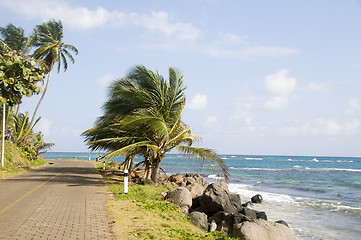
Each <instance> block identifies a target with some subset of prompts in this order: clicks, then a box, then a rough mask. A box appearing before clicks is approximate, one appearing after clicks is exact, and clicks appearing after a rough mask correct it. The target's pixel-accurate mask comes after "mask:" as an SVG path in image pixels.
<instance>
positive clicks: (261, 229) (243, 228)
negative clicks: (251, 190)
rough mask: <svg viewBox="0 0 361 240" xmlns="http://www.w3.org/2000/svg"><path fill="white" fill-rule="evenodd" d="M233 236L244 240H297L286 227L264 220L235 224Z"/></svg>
mask: <svg viewBox="0 0 361 240" xmlns="http://www.w3.org/2000/svg"><path fill="white" fill-rule="evenodd" d="M232 235H233V236H234V237H239V238H240V239H244V240H296V236H295V235H294V234H293V232H292V231H291V230H290V229H289V228H287V227H286V226H285V225H283V224H278V223H272V222H269V221H265V220H263V219H257V220H255V221H253V222H250V221H245V222H242V223H240V224H234V226H233V232H232Z"/></svg>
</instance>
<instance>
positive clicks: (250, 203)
mask: <svg viewBox="0 0 361 240" xmlns="http://www.w3.org/2000/svg"><path fill="white" fill-rule="evenodd" d="M252 205H253V203H252V202H251V201H248V202H246V203H243V204H242V207H250V206H252Z"/></svg>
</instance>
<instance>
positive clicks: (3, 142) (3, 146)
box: [1, 103, 6, 167]
mask: <svg viewBox="0 0 361 240" xmlns="http://www.w3.org/2000/svg"><path fill="white" fill-rule="evenodd" d="M5 106H6V105H5V103H4V105H3V131H2V138H1V139H2V140H1V166H2V167H4V151H5Z"/></svg>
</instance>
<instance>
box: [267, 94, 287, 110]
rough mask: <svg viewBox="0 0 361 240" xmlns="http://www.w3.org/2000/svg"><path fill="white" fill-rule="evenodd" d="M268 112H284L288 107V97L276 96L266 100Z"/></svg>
mask: <svg viewBox="0 0 361 240" xmlns="http://www.w3.org/2000/svg"><path fill="white" fill-rule="evenodd" d="M264 106H265V108H266V109H267V110H284V109H286V108H287V106H288V97H287V96H280V97H279V96H275V97H271V98H270V99H268V100H266V102H265V104H264Z"/></svg>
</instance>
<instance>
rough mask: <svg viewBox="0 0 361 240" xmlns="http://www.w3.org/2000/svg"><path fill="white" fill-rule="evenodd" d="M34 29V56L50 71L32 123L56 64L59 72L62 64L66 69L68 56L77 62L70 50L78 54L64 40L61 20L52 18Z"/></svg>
mask: <svg viewBox="0 0 361 240" xmlns="http://www.w3.org/2000/svg"><path fill="white" fill-rule="evenodd" d="M34 31H35V34H34V38H35V44H34V45H35V46H36V47H37V48H36V49H35V51H34V57H35V58H36V59H40V60H43V61H44V62H45V64H46V65H47V66H48V68H49V71H48V78H47V81H46V84H45V88H44V91H43V94H42V95H41V97H40V100H39V102H38V104H37V105H36V108H35V110H34V114H33V116H32V119H31V122H30V125H32V124H33V123H34V120H35V116H36V113H37V111H38V108H39V106H40V103H41V102H42V101H43V99H44V96H45V93H46V90H47V89H48V86H49V82H50V76H51V72H52V70H53V68H54V66H55V65H57V68H58V73H59V72H60V69H61V66H62V65H63V69H64V71H66V70H67V69H68V63H67V58H69V59H70V60H71V62H72V63H74V62H75V60H74V57H73V56H72V55H71V53H70V52H69V50H71V51H73V52H74V53H75V54H78V49H77V48H76V47H74V46H73V45H70V44H65V43H64V42H62V39H63V24H62V23H61V21H60V20H59V21H55V20H51V21H49V22H47V23H43V24H41V25H37V26H36V28H35V30H34Z"/></svg>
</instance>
